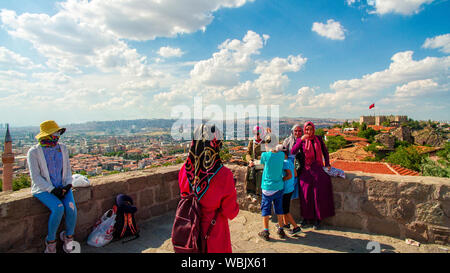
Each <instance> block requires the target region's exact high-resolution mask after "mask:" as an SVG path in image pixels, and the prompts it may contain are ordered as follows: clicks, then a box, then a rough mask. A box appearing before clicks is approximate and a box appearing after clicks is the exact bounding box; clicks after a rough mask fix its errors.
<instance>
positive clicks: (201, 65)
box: [190, 30, 263, 87]
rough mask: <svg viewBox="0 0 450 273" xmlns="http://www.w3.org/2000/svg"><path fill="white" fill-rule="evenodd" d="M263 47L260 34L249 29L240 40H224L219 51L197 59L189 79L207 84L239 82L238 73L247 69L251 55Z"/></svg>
mask: <svg viewBox="0 0 450 273" xmlns="http://www.w3.org/2000/svg"><path fill="white" fill-rule="evenodd" d="M262 47H263V40H262V38H261V36H260V35H258V34H257V33H255V32H253V31H251V30H249V31H248V32H247V34H246V35H245V37H244V38H243V39H242V41H240V40H237V39H233V40H230V39H228V40H226V41H225V42H223V43H222V44H221V45H220V46H219V49H220V51H219V52H216V53H214V54H213V56H212V58H209V59H207V60H202V61H199V62H197V63H196V64H195V66H194V68H193V69H192V70H191V72H190V75H191V79H192V80H193V81H194V82H197V83H199V84H205V85H207V86H223V87H226V86H234V85H236V84H237V83H238V82H239V73H241V72H243V71H246V70H248V69H249V68H250V67H251V66H252V65H253V64H254V61H253V60H252V56H253V55H257V54H259V50H260V49H261V48H262Z"/></svg>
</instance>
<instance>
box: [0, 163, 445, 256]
mask: <svg viewBox="0 0 450 273" xmlns="http://www.w3.org/2000/svg"><path fill="white" fill-rule="evenodd" d="M180 167H181V165H177V166H170V167H164V168H157V169H150V170H144V171H135V172H127V173H121V174H115V175H110V176H105V177H99V178H92V179H91V186H90V187H88V188H76V189H74V196H75V201H76V204H77V209H78V216H77V225H76V229H75V240H77V241H80V242H82V241H85V240H86V239H87V237H88V235H89V233H90V232H91V230H92V227H93V225H94V224H95V222H96V221H97V220H98V219H99V218H100V217H101V216H102V215H103V213H104V212H105V211H107V210H108V209H110V208H111V207H112V206H113V204H114V198H115V196H116V195H117V194H119V193H125V194H128V195H130V196H131V197H132V198H133V200H134V201H135V205H136V206H137V207H138V211H137V213H136V220H137V222H138V225H139V223H142V221H145V220H148V219H150V218H152V217H155V216H158V215H162V214H164V213H166V212H168V211H173V210H175V209H176V207H177V204H178V201H179V188H178V172H179V169H180ZM227 167H229V168H230V169H231V170H232V171H233V173H234V176H235V178H236V180H237V183H236V190H237V194H238V202H239V206H240V208H241V209H243V210H249V211H252V212H260V205H259V202H260V200H259V198H253V197H251V196H250V197H249V196H248V195H247V194H246V193H245V188H244V185H245V183H244V179H245V174H246V167H243V166H238V165H227ZM332 183H333V190H334V194H333V196H334V203H335V208H336V215H335V216H334V217H331V218H329V219H326V220H325V224H327V225H334V226H340V227H348V228H356V229H360V230H362V231H365V232H369V233H374V234H383V235H389V236H393V237H398V238H412V239H415V240H417V241H420V242H428V243H439V244H449V238H450V220H449V215H450V179H445V178H436V177H422V176H420V177H418V176H395V175H375V174H373V175H372V174H366V173H360V172H354V173H347V178H346V179H342V178H333V179H332ZM291 213H292V215H293V216H294V217H295V218H297V220H298V219H299V216H300V207H299V202H298V200H293V201H292V204H291ZM49 215H50V212H49V210H48V209H47V208H46V207H45V206H44V205H43V204H42V203H41V202H39V201H38V200H37V199H36V198H34V197H33V196H32V195H31V193H30V189H29V188H28V189H23V190H20V191H16V192H12V193H7V192H4V193H0V252H42V251H43V250H44V248H45V246H44V239H45V236H46V234H47V222H48V217H49ZM62 227H64V219H63V220H62V222H61V225H60V230H61V228H62Z"/></svg>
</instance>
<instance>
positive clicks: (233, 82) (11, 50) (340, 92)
mask: <svg viewBox="0 0 450 273" xmlns="http://www.w3.org/2000/svg"><path fill="white" fill-rule="evenodd" d="M449 13H450V1H448V0H328V1H325V0H315V1H309V0H283V1H275V0H91V1H87V0H67V1H50V0H40V1H32V0H15V1H7V0H0V123H10V124H11V126H13V127H15V126H37V125H39V124H40V123H41V122H42V121H44V120H48V119H52V120H55V121H57V122H58V123H59V124H69V123H82V122H87V121H105V120H123V119H151V118H174V119H176V118H180V117H181V114H182V113H184V115H188V116H189V115H193V113H194V111H195V110H194V109H193V108H192V107H193V105H194V100H195V98H197V100H196V102H197V104H196V107H199V104H198V101H199V99H200V100H201V102H202V104H201V111H203V113H204V116H203V117H204V118H208V117H209V116H208V111H207V109H208V106H212V107H216V108H214V109H217V108H219V109H222V111H223V113H222V114H223V115H224V116H225V115H226V114H229V113H226V112H227V111H226V109H227V106H240V105H242V106H243V107H247V106H256V109H258V110H259V109H264V108H263V107H264V106H265V105H267V106H273V105H276V106H278V109H279V113H278V114H279V116H281V117H283V116H287V117H314V118H339V119H345V118H348V119H353V118H359V116H361V115H374V114H376V115H378V114H398V115H407V116H408V117H410V118H413V119H416V120H428V119H432V120H450V118H449V117H450V110H449V109H450V93H449V90H450V71H449V67H450V56H449V54H450V20H448V14H449ZM373 103H374V104H375V107H374V108H373V109H371V110H369V105H371V104H373ZM186 107H187V109H190V112H189V111H184V112H183V111H182V110H180V109H186ZM260 112H263V111H262V110H260Z"/></svg>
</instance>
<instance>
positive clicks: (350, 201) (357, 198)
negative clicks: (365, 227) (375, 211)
mask: <svg viewBox="0 0 450 273" xmlns="http://www.w3.org/2000/svg"><path fill="white" fill-rule="evenodd" d="M343 196H344V202H343V203H344V208H343V210H344V211H346V212H359V211H361V208H360V203H362V202H363V201H364V200H365V198H363V197H361V195H360V194H355V193H344V194H343Z"/></svg>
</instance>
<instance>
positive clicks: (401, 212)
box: [391, 198, 416, 223]
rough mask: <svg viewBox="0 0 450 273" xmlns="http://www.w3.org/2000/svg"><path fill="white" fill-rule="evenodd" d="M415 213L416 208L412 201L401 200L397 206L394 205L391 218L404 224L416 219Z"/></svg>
mask: <svg viewBox="0 0 450 273" xmlns="http://www.w3.org/2000/svg"><path fill="white" fill-rule="evenodd" d="M415 211H416V206H415V204H414V203H413V202H412V201H411V200H409V199H406V198H400V199H399V200H398V201H397V202H396V203H395V204H393V206H392V210H391V216H392V218H394V219H397V220H399V221H400V222H403V223H404V222H408V221H410V220H411V219H412V218H413V217H414V215H415Z"/></svg>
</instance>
